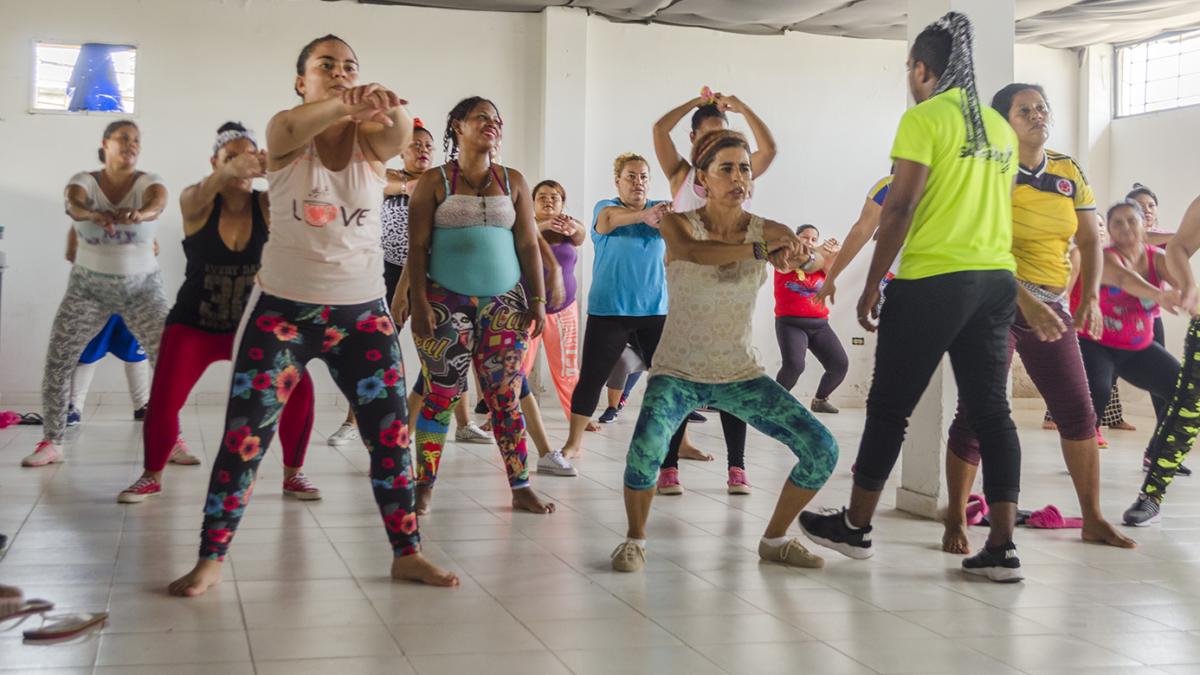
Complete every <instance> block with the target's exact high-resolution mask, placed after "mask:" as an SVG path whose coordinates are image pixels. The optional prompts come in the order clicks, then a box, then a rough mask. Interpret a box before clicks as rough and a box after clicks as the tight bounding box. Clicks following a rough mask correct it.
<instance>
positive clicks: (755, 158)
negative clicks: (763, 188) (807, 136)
mask: <svg viewBox="0 0 1200 675" xmlns="http://www.w3.org/2000/svg"><path fill="white" fill-rule="evenodd" d="M721 101H722V102H723V103H726V104H727V107H728V108H729V110H732V111H733V112H735V113H738V114H739V115H741V116H742V117H745V118H746V123H747V124H749V125H750V133H751V134H754V146H755V150H754V153H753V154H752V155H750V169H751V170H752V171H753V172H754V177H755V178H758V177H759V176H761V175H763V174H764V173H766V172H767V169H769V168H771V163H772V162H774V161H775V155H776V153H777V152H778V150H777V149H776V147H775V137H774V136H772V135H771V130H770V129H768V128H767V125H766V123H765V122H763V121H762V119H761V118H760V117H759V116H758V114H757V113H755V112H754V110H752V109H751V108H750V106H748V105H746V104H745V103H743V102H742V100H741V99H740V98H738V97H737V96H722V97H721Z"/></svg>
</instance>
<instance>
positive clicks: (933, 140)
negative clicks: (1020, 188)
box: [892, 88, 1017, 279]
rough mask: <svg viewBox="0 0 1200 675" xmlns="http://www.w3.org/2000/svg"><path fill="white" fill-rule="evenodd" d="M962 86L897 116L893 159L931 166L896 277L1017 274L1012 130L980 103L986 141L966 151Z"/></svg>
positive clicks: (1015, 138)
mask: <svg viewBox="0 0 1200 675" xmlns="http://www.w3.org/2000/svg"><path fill="white" fill-rule="evenodd" d="M961 106H962V90H961V89H958V88H955V89H950V90H948V91H946V92H944V93H941V94H938V95H937V96H934V97H931V98H930V99H928V100H926V101H924V102H922V103H920V104H918V105H916V106H914V107H912V108H910V109H909V110H908V112H906V113H904V117H902V118H901V119H900V128H899V130H897V131H896V140H895V143H894V144H893V145H892V159H894V160H908V161H911V162H917V163H918V164H923V165H925V166H927V167H929V180H928V182H927V183H926V184H925V193H924V194H923V195H922V196H921V202H920V204H918V205H917V210H916V212H915V213H914V214H913V220H912V227H911V228H909V231H908V236H907V237H906V238H905V240H904V249H903V251H902V252H901V254H900V272H899V273H898V274H897V275H896V277H897V278H899V279H923V278H925V277H932V276H936V275H938V274H950V273H952V272H965V271H969V270H1009V271H1016V267H1017V264H1016V261H1015V260H1014V258H1013V254H1012V231H1013V228H1012V189H1013V176H1014V175H1015V174H1016V172H1017V135H1016V134H1015V133H1014V132H1013V130H1012V127H1010V126H1008V122H1007V121H1006V120H1005V119H1004V118H1003V117H1001V116H1000V113H998V112H996V111H995V110H993V109H992V108H990V107H988V106H986V105H983V106H982V110H981V112H982V115H983V126H984V130H985V131H986V132H987V138H988V146H989V147H987V148H984V149H983V150H982V151H980V152H977V153H974V154H973V155H971V156H964V154H965V150H966V145H967V125H966V122H965V121H964V120H963V113H962V107H961Z"/></svg>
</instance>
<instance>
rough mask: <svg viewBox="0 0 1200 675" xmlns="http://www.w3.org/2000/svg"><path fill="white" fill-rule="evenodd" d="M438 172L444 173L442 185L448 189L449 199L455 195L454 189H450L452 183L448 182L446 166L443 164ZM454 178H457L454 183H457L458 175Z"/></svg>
mask: <svg viewBox="0 0 1200 675" xmlns="http://www.w3.org/2000/svg"><path fill="white" fill-rule="evenodd" d="M438 171H440V172H441V173H442V185H443V186H444V187H445V188H446V196H447V197H449V196H450V195H452V194H454V188H452V187H450V181H448V180H446V165H445V164H443V165H442V166H439V167H438ZM454 178H455V181H454V182H456V183H457V182H458V174H457V173H455V174H454Z"/></svg>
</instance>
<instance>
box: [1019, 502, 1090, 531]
mask: <svg viewBox="0 0 1200 675" xmlns="http://www.w3.org/2000/svg"><path fill="white" fill-rule="evenodd" d="M1025 527H1033V528H1036V529H1039V530H1063V529H1079V528H1081V527H1083V518H1066V517H1063V514H1062V511H1059V510H1058V507H1057V506H1054V505H1053V504H1049V505H1047V506H1046V507H1045V508H1043V509H1041V510H1038V511H1034V512H1033V513H1031V514H1029V518H1027V519H1026V520H1025Z"/></svg>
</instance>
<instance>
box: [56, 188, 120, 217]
mask: <svg viewBox="0 0 1200 675" xmlns="http://www.w3.org/2000/svg"><path fill="white" fill-rule="evenodd" d="M63 198H64V199H65V200H66V212H67V215H68V216H69V217H70V218H71V220H74V221H77V222H79V221H84V220H91V221H95V222H97V223H99V224H101V225H105V226H110V225H112V223H113V219H112V218H111V217H109V218H107V222H106V219H105V213H108V212H101V211H93V210H92V205H91V204H90V203H89V201H88V193H87V190H85V189H83V187H81V186H79V185H68V186H67V189H66V192H65V193H64V195H63ZM108 215H109V216H113V215H114V214H111V213H109V214H108Z"/></svg>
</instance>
